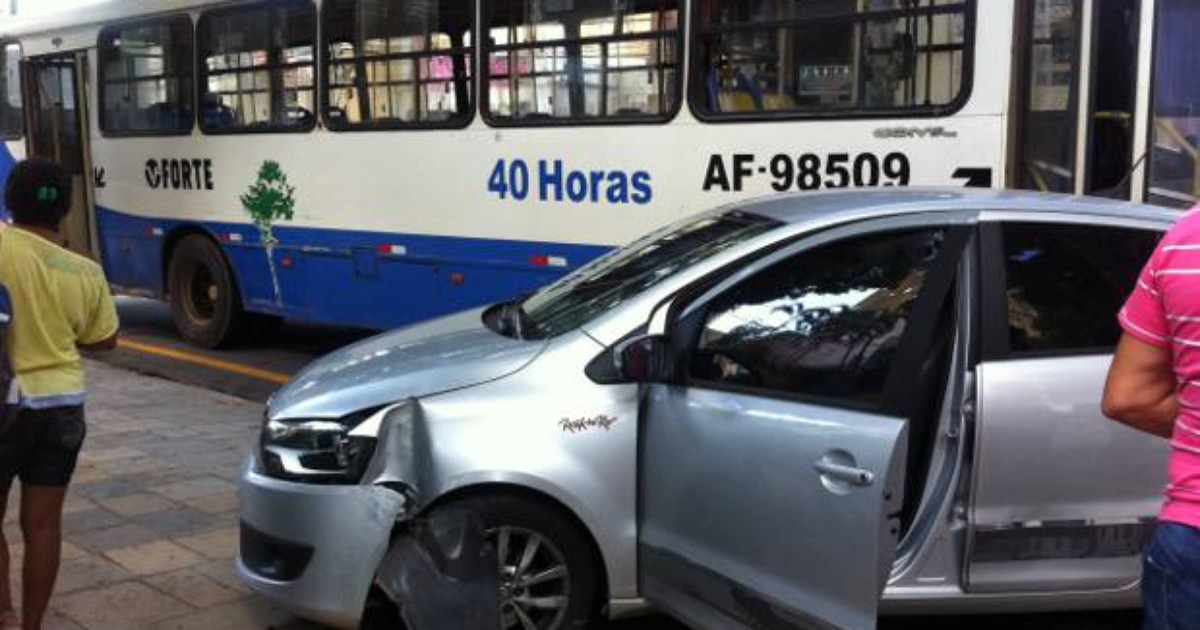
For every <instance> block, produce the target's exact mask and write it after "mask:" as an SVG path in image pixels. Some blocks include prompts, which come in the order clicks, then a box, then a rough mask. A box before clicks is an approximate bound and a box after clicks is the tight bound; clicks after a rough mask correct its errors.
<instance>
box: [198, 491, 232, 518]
mask: <svg viewBox="0 0 1200 630" xmlns="http://www.w3.org/2000/svg"><path fill="white" fill-rule="evenodd" d="M188 506H189V507H192V508H195V509H197V510H200V511H201V512H204V513H205V514H219V513H221V512H228V511H230V510H236V509H237V507H238V495H237V493H236V492H222V493H220V494H210V495H207V496H203V497H196V498H195V499H191V500H189V501H188Z"/></svg>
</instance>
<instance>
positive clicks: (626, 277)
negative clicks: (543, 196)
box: [521, 211, 782, 337]
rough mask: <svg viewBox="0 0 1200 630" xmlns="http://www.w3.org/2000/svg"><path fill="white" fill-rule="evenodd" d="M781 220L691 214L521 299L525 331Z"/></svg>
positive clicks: (601, 303)
mask: <svg viewBox="0 0 1200 630" xmlns="http://www.w3.org/2000/svg"><path fill="white" fill-rule="evenodd" d="M780 225H782V224H781V223H780V222H779V221H777V220H775V219H770V218H767V217H763V216H759V215H755V214H750V213H747V212H741V211H729V212H724V213H720V214H711V213H710V214H704V215H700V216H698V217H690V218H688V219H684V220H683V221H680V222H678V223H675V224H673V225H670V226H668V227H666V228H663V229H662V230H659V231H657V232H653V233H651V234H649V235H647V236H645V237H643V238H641V239H639V240H637V241H635V242H633V243H632V244H630V245H627V246H625V247H622V248H620V249H618V250H615V251H613V252H610V253H609V254H607V255H605V256H603V257H601V258H599V259H597V260H595V261H593V262H592V263H590V264H588V265H587V266H584V267H582V268H581V269H579V270H578V271H576V272H575V273H573V274H571V275H568V276H566V277H564V278H562V279H561V280H559V281H558V282H555V283H554V284H551V285H550V286H548V287H546V288H544V289H542V290H541V291H538V292H537V293H535V294H533V295H532V296H530V297H529V298H528V299H527V300H525V301H524V302H523V303H522V304H521V307H522V308H523V310H524V313H525V318H526V320H527V323H528V325H527V326H526V327H525V328H526V329H527V336H540V337H553V336H555V335H559V334H562V333H563V332H566V331H568V330H574V329H575V328H578V327H579V326H581V325H583V324H584V323H586V322H588V321H590V320H591V319H592V318H593V317H595V316H597V315H599V314H601V313H605V312H608V311H610V310H612V309H613V308H616V307H617V306H619V305H620V304H622V303H624V302H625V301H626V300H628V299H630V298H633V297H635V296H637V295H639V294H641V293H642V292H644V291H646V290H647V289H649V288H650V287H653V286H654V285H656V284H658V283H660V282H662V281H664V280H666V279H667V278H670V277H672V276H674V275H675V274H676V273H679V272H680V271H682V270H684V269H687V268H688V267H691V266H692V265H695V264H697V263H699V262H701V261H703V260H706V259H708V258H711V257H713V256H715V255H717V254H719V253H721V252H723V251H725V250H727V249H729V248H731V247H733V246H735V245H738V244H739V243H743V242H745V241H748V240H750V239H752V238H754V237H755V236H758V235H760V234H764V233H766V232H768V231H770V230H773V229H775V228H777V227H779V226H780Z"/></svg>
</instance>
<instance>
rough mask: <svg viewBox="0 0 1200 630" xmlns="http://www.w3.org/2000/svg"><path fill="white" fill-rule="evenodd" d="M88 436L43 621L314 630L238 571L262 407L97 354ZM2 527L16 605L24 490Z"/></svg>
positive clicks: (112, 627) (117, 629) (53, 625)
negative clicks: (243, 475) (243, 474)
mask: <svg viewBox="0 0 1200 630" xmlns="http://www.w3.org/2000/svg"><path fill="white" fill-rule="evenodd" d="M87 371H88V380H89V382H88V389H89V390H90V399H89V401H88V407H87V414H88V416H87V424H88V436H87V441H86V442H85V444H84V449H83V455H82V457H81V458H80V464H79V468H78V470H77V471H76V474H75V481H74V483H73V485H72V487H71V491H70V493H69V494H68V497H67V503H66V510H65V511H66V516H65V517H64V530H65V532H64V538H65V541H64V544H63V564H62V569H61V571H60V574H59V579H58V584H57V587H56V591H55V595H54V598H53V599H52V600H51V613H52V614H51V618H50V619H48V620H47V623H46V625H45V627H46V629H47V630H77V629H79V628H86V629H88V630H126V629H133V628H147V629H154V630H176V629H178V630H190V629H193V628H195V629H202V630H262V629H266V628H274V629H276V630H318V628H319V626H316V625H314V624H310V623H306V622H302V621H298V620H296V619H294V618H292V617H290V616H288V615H287V614H286V613H284V612H283V611H281V610H279V609H277V608H274V607H273V606H271V605H270V604H268V603H267V602H265V601H264V600H262V599H260V598H257V597H255V596H253V595H251V594H250V592H249V591H248V590H247V589H246V588H245V587H244V586H242V585H241V584H240V583H239V582H238V580H237V578H236V577H235V576H234V572H233V562H234V560H233V559H234V557H235V555H236V553H237V494H236V490H237V488H236V485H235V484H236V479H237V475H238V470H239V468H240V466H241V463H242V461H243V458H244V456H245V453H246V451H247V450H248V449H249V448H250V447H251V445H252V444H253V442H254V439H255V437H256V435H257V432H258V429H259V425H260V418H261V414H262V406H261V405H259V404H257V403H252V402H247V401H245V400H242V399H239V398H233V397H231V396H226V395H224V394H220V393H216V392H212V391H209V390H205V389H200V388H197V387H191V386H188V385H181V384H178V383H173V382H170V381H165V380H160V379H157V378H152V377H146V376H141V375H137V374H134V373H132V372H126V371H123V370H120V369H117V368H113V367H110V366H108V365H104V364H102V363H98V362H95V361H89V362H88V364H87ZM12 494H13V496H10V497H9V507H8V512H7V514H6V516H5V519H4V531H5V534H6V535H7V537H8V540H9V544H10V545H11V546H12V549H13V564H14V565H15V566H14V569H13V575H12V576H11V577H10V579H11V581H12V583H13V584H14V595H15V596H16V598H17V604H18V606H19V602H20V599H19V597H20V596H19V588H20V579H19V575H20V573H19V570H20V566H21V543H20V540H21V538H20V530H19V527H18V526H17V522H16V519H17V509H16V505H17V499H18V497H17V495H18V492H17V491H16V490H15V489H14V491H13V493H12Z"/></svg>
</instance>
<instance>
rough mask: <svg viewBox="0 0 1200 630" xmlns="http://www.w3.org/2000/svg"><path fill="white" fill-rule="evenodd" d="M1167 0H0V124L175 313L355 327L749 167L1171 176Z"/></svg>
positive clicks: (1098, 181)
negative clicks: (9, 8)
mask: <svg viewBox="0 0 1200 630" xmlns="http://www.w3.org/2000/svg"><path fill="white" fill-rule="evenodd" d="M1195 32H1200V3H1197V2H1195V1H1194V0H986V1H983V0H318V1H314V0H258V1H249V0H246V1H224V0H222V1H217V0H141V1H139V2H127V1H121V0H108V1H104V0H100V1H98V2H95V3H93V4H90V5H88V6H87V7H85V8H80V9H76V10H72V11H64V12H61V13H58V14H54V13H53V12H49V13H47V12H42V13H41V14H40V15H38V16H26V17H22V16H21V14H20V12H18V14H17V16H16V17H14V18H11V19H7V20H4V21H3V22H0V52H2V53H3V57H2V58H0V67H2V68H3V73H2V76H0V134H2V135H3V137H4V138H5V139H6V140H7V142H6V144H5V145H4V146H5V147H6V150H4V151H2V152H0V161H2V162H3V165H2V166H0V170H3V169H4V168H7V167H8V165H10V164H11V162H12V161H13V160H14V159H18V158H20V157H23V156H25V155H40V156H48V157H51V158H54V159H56V160H58V161H60V162H61V163H63V164H65V165H66V166H67V168H69V169H70V171H71V172H72V173H73V174H75V176H76V181H77V188H78V190H79V191H80V193H81V194H79V195H77V205H78V211H76V212H73V213H72V218H71V220H70V225H69V226H68V229H67V230H66V232H67V233H66V238H67V241H68V243H69V245H70V246H71V247H73V248H75V249H77V250H79V251H81V252H85V253H87V254H89V255H91V256H93V257H95V258H96V259H98V260H100V261H101V262H102V263H103V265H104V268H105V270H106V271H107V273H108V274H109V277H110V279H111V281H112V282H113V284H114V285H115V286H116V287H117V288H118V289H119V290H120V291H122V292H126V293H130V294H137V295H148V296H154V297H158V298H166V299H169V300H170V302H171V305H172V312H173V315H174V318H175V321H176V323H177V324H178V326H179V328H180V330H181V332H182V333H183V335H184V336H185V337H186V338H187V339H188V340H190V341H192V342H194V343H198V344H202V345H209V346H212V345H217V344H219V343H222V342H225V341H228V340H230V339H233V338H234V337H236V336H237V335H238V334H239V333H241V332H244V331H246V330H248V329H252V328H253V327H254V326H255V325H256V324H258V323H270V322H273V321H278V320H279V319H280V318H289V319H296V320H308V321H319V322H333V323H340V324H347V325H355V326H364V327H373V328H385V327H391V326H396V325H401V324H405V323H408V322H413V321H417V320H420V319H423V318H427V317H430V316H434V315H438V314H441V313H446V312H450V311H454V310H458V309H462V308H465V307H469V306H473V305H477V304H481V303H485V302H489V301H494V300H498V299H501V298H506V297H509V296H512V295H514V294H519V293H521V292H523V291H528V290H530V289H532V288H534V287H536V286H538V285H541V284H543V283H545V282H547V281H549V280H551V279H553V278H556V277H558V276H559V275H561V274H563V273H565V272H568V271H570V270H572V269H574V268H577V267H578V266H580V265H582V264H584V263H585V262H587V261H588V260H590V259H592V258H594V257H596V256H598V255H600V254H601V253H603V252H605V251H607V250H608V249H609V248H610V247H612V246H614V245H617V244H621V243H624V242H626V241H628V240H630V239H631V238H633V237H634V236H636V235H638V234H640V233H642V232H645V231H647V230H648V229H650V228H652V227H654V226H657V225H660V224H663V223H666V222H668V221H670V220H672V219H674V218H676V217H678V216H680V215H682V214H685V213H690V212H694V211H696V210H699V209H703V208H706V207H711V206H713V205H716V204H718V203H722V202H730V201H736V200H738V199H741V198H746V197H749V196H756V195H761V194H766V193H770V192H772V191H788V190H816V189H830V188H844V187H850V186H877V187H881V188H884V187H890V186H908V185H943V186H944V185H959V186H962V185H979V186H1011V187H1020V188H1034V189H1043V190H1050V191H1063V192H1074V193H1081V194H1093V195H1104V196H1110V197H1120V198H1129V199H1134V200H1148V201H1151V202H1156V203H1164V204H1173V205H1180V206H1182V205H1187V204H1191V203H1193V202H1195V201H1196V200H1197V195H1198V194H1200V178H1198V176H1197V173H1198V172H1200V113H1198V112H1197V111H1196V108H1197V104H1198V103H1200V98H1198V97H1200V82H1197V81H1196V79H1195V78H1196V77H1197V76H1200V47H1197V46H1195V45H1193V42H1192V40H1191V39H1190V36H1191V35H1192V34H1193V33H1195Z"/></svg>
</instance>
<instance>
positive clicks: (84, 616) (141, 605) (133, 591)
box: [54, 582, 220, 630]
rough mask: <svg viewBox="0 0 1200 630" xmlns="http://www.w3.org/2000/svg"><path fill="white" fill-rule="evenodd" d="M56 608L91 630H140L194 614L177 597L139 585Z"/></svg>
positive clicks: (73, 598) (82, 595)
mask: <svg viewBox="0 0 1200 630" xmlns="http://www.w3.org/2000/svg"><path fill="white" fill-rule="evenodd" d="M54 607H55V608H56V609H57V610H59V611H61V612H62V613H63V614H64V616H66V617H68V618H69V619H71V620H72V621H75V622H76V623H79V624H80V625H82V626H83V627H85V628H88V629H89V630H116V629H118V628H123V629H124V628H129V629H132V628H141V627H145V626H146V625H148V624H150V623H153V622H155V621H158V620H161V619H166V618H168V617H175V616H179V615H183V614H186V613H188V612H190V611H191V610H192V608H191V607H190V606H188V605H187V604H185V603H183V602H181V601H179V600H177V599H175V598H174V597H171V596H170V595H167V594H166V593H163V592H161V591H158V590H156V589H153V588H151V587H149V586H146V585H145V584H141V583H138V582H122V583H120V584H114V585H112V586H107V587H104V588H98V589H92V590H89V591H81V592H78V593H74V594H71V595H68V596H66V597H63V598H60V599H59V600H58V602H56V604H55V606H54ZM213 627H220V626H213ZM209 630H211V629H209Z"/></svg>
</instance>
